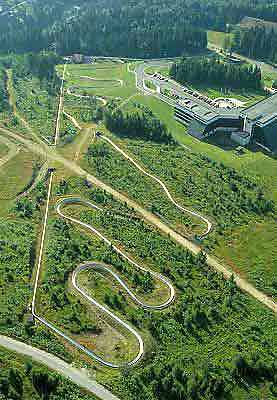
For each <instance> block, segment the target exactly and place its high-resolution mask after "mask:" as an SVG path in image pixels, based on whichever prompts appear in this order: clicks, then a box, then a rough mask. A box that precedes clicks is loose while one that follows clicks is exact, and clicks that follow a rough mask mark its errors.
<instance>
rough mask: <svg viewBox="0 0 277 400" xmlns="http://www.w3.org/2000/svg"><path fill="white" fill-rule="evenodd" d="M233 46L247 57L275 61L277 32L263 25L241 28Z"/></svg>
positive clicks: (276, 61)
mask: <svg viewBox="0 0 277 400" xmlns="http://www.w3.org/2000/svg"><path fill="white" fill-rule="evenodd" d="M234 48H235V50H237V51H238V52H240V53H242V54H244V55H246V56H248V57H251V58H255V59H257V58H262V59H265V60H268V61H271V62H273V63H277V52H276V49H277V32H276V31H274V30H268V29H266V27H263V26H257V27H254V28H251V29H242V30H241V31H240V34H239V38H238V39H237V40H236V42H235V43H234Z"/></svg>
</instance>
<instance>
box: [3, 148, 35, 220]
mask: <svg viewBox="0 0 277 400" xmlns="http://www.w3.org/2000/svg"><path fill="white" fill-rule="evenodd" d="M34 161H35V159H34V155H33V154H32V153H28V152H26V151H24V150H23V151H21V152H20V153H19V154H17V155H16V156H15V157H14V158H12V159H11V160H10V161H8V163H7V164H5V165H4V167H3V168H1V170H0V187H1V189H0V216H5V215H7V213H8V211H9V209H10V207H12V206H13V204H14V201H15V199H16V196H17V195H18V194H19V193H20V192H21V191H22V190H23V189H24V188H25V187H26V186H27V185H28V183H29V182H30V180H31V179H32V176H33V165H34Z"/></svg>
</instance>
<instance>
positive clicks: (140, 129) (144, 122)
mask: <svg viewBox="0 0 277 400" xmlns="http://www.w3.org/2000/svg"><path fill="white" fill-rule="evenodd" d="M104 120H105V125H106V127H107V129H109V130H110V131H111V132H114V133H117V134H119V135H122V136H128V137H133V138H142V139H145V140H152V141H155V142H158V143H166V144H167V143H173V142H174V139H173V137H172V135H171V133H170V132H169V131H168V129H167V127H166V125H165V124H164V123H163V122H161V121H160V120H159V119H158V118H156V117H155V115H154V114H153V113H152V111H151V110H149V109H147V108H146V107H143V108H142V110H134V111H133V112H131V113H129V112H128V113H123V112H122V111H121V110H116V111H113V110H112V109H111V108H109V109H108V110H107V111H106V113H105V117H104Z"/></svg>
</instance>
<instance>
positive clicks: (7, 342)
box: [0, 335, 119, 400]
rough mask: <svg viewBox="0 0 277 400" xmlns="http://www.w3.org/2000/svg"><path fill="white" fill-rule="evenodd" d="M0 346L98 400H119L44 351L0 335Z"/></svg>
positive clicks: (85, 374) (82, 372) (78, 371)
mask: <svg viewBox="0 0 277 400" xmlns="http://www.w3.org/2000/svg"><path fill="white" fill-rule="evenodd" d="M0 346H3V347H5V348H6V349H9V350H11V351H15V352H17V353H20V354H22V355H24V356H28V357H31V358H32V359H33V360H34V361H36V362H39V363H42V364H44V365H46V366H47V367H49V368H50V369H52V370H55V371H57V372H58V373H60V374H62V375H64V376H65V377H66V378H68V379H70V380H71V381H72V382H74V383H76V384H77V385H78V386H80V387H82V388H84V389H86V390H88V391H89V392H90V393H93V394H94V395H96V396H97V397H99V399H102V400H119V398H118V397H116V396H114V395H113V394H112V393H111V392H109V391H108V390H107V389H106V388H104V387H103V386H102V385H100V384H99V383H97V382H96V381H94V380H92V379H91V378H90V377H89V376H88V374H87V372H85V371H83V370H80V369H77V368H74V367H72V366H71V365H70V364H67V363H66V362H65V361H63V360H61V359H60V358H58V357H56V356H53V355H52V354H50V353H47V352H46V351H43V350H40V349H37V348H35V347H32V346H29V345H27V344H25V343H22V342H19V341H17V340H14V339H11V338H9V337H6V336H2V335H0Z"/></svg>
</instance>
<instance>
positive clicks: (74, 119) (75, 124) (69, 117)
mask: <svg viewBox="0 0 277 400" xmlns="http://www.w3.org/2000/svg"><path fill="white" fill-rule="evenodd" d="M63 113H64V115H65V116H66V117H67V118H68V119H69V120H70V121H71V122H72V123H73V125H74V126H75V127H76V128H77V129H79V130H80V131H81V130H82V127H81V125H80V124H79V122H78V121H77V120H76V118H74V117H72V115H70V114H68V113H67V112H66V111H64V110H63Z"/></svg>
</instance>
